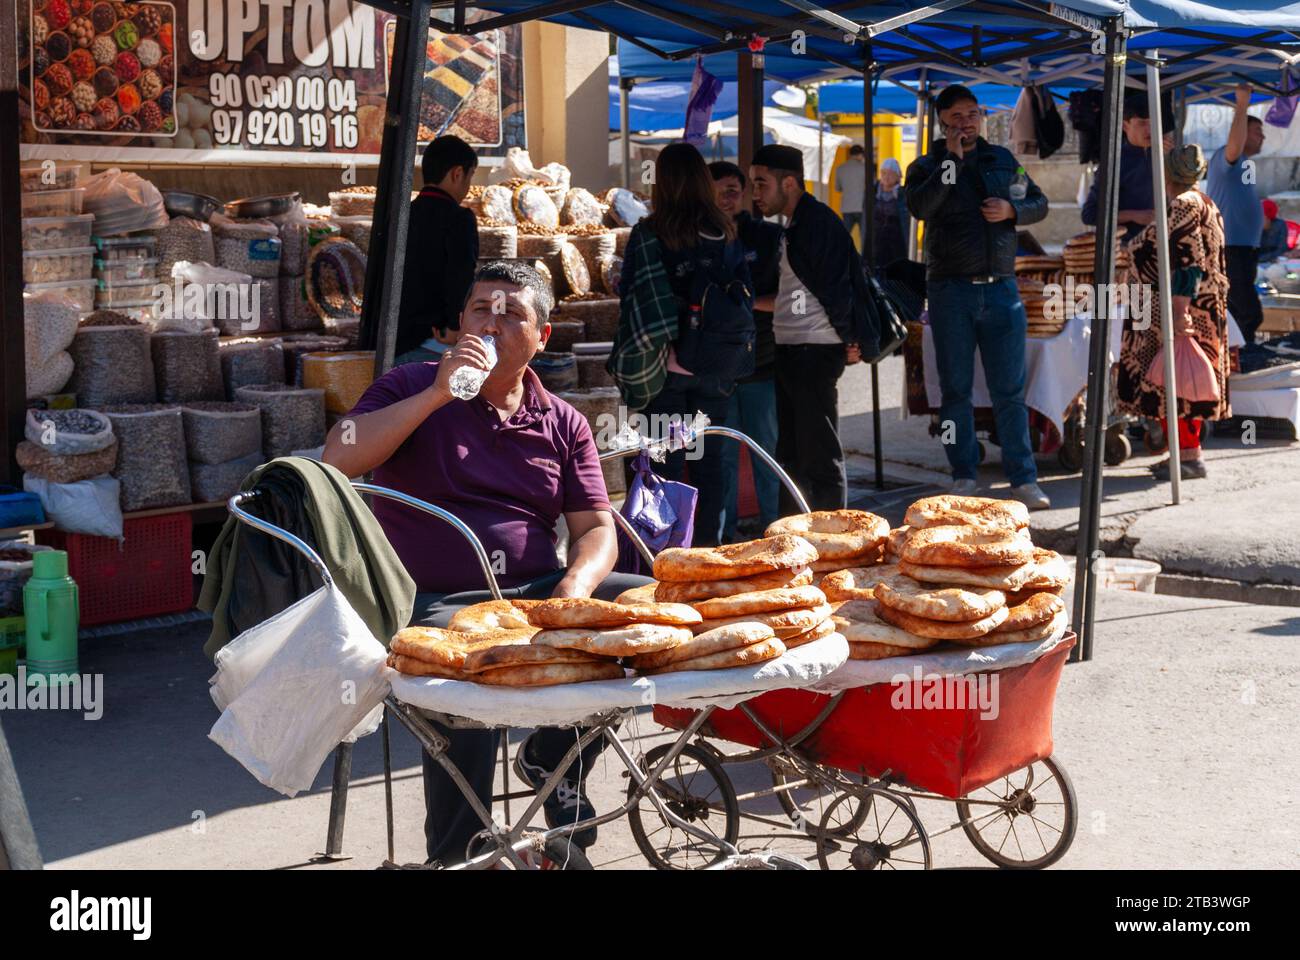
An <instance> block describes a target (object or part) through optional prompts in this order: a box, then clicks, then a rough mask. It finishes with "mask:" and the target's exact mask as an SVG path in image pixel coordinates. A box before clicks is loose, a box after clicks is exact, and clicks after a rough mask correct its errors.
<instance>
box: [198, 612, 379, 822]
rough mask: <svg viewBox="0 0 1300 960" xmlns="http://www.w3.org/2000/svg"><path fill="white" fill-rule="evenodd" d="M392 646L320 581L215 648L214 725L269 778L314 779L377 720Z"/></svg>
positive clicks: (288, 786)
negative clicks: (337, 751) (343, 746)
mask: <svg viewBox="0 0 1300 960" xmlns="http://www.w3.org/2000/svg"><path fill="white" fill-rule="evenodd" d="M386 659H387V653H386V651H385V650H384V646H383V644H381V643H380V642H379V641H378V640H376V639H375V637H374V635H373V634H371V632H370V630H369V628H367V627H366V625H365V623H364V622H363V621H362V619H361V618H360V617H359V616H358V615H357V613H356V611H355V610H353V609H352V607H351V606H349V605H348V602H347V600H346V599H345V598H344V597H343V595H342V594H341V593H340V592H339V591H338V589H337V588H336V587H321V588H320V589H319V590H316V591H315V592H314V593H312V594H310V595H309V596H307V597H304V598H303V599H302V600H299V601H298V602H297V603H295V604H294V605H293V606H291V607H289V608H288V609H286V610H283V611H281V612H280V613H278V614H276V615H275V616H274V617H272V618H271V619H269V620H267V621H266V622H264V623H260V624H258V625H257V626H255V627H252V628H251V629H249V630H245V631H244V632H243V633H241V634H240V635H239V636H238V637H236V638H235V639H234V640H232V641H231V642H230V643H228V644H227V645H226V646H224V647H222V648H221V650H219V651H218V652H217V656H216V664H217V672H216V674H214V675H213V677H212V679H211V681H209V682H210V683H211V684H212V687H211V694H212V700H213V702H214V703H216V705H217V707H218V708H220V709H221V710H222V714H221V717H220V718H219V719H218V720H217V722H216V724H215V725H214V726H213V727H212V730H211V732H210V733H209V734H208V736H209V738H211V739H212V740H213V741H214V742H215V743H216V744H217V745H218V746H220V747H221V748H222V749H223V750H225V751H226V752H227V753H228V754H230V755H231V756H232V757H234V758H235V759H236V760H238V761H239V762H240V763H241V764H243V765H244V767H245V768H246V769H247V770H248V772H249V773H251V774H252V775H253V776H254V777H256V778H257V779H258V780H259V781H261V782H262V783H263V784H265V785H266V786H268V787H270V788H272V789H273V790H278V791H279V792H280V793H283V794H284V795H285V796H289V797H292V796H294V795H295V794H296V793H298V792H299V791H300V790H307V789H310V788H311V785H312V781H313V780H315V779H316V774H317V772H318V771H319V770H320V768H321V764H323V763H324V762H325V758H326V757H328V756H329V753H330V751H331V750H333V749H334V748H335V747H336V746H337V745H338V744H339V743H340V742H342V741H344V740H347V739H351V738H355V737H358V736H364V735H366V734H367V733H370V732H372V731H373V730H374V729H375V727H376V726H378V721H379V717H380V716H381V714H382V711H383V700H384V697H385V696H387V695H388V692H389V689H390V687H389V682H388V675H389V672H390V671H389V668H388V667H387V666H385V660H386Z"/></svg>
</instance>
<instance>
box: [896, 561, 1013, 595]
mask: <svg viewBox="0 0 1300 960" xmlns="http://www.w3.org/2000/svg"><path fill="white" fill-rule="evenodd" d="M1033 570H1034V565H1033V564H1032V563H1018V564H1015V565H1014V566H1005V567H939V566H935V565H933V564H925V563H908V562H907V561H906V560H900V561H898V571H899V573H902V574H904V575H905V576H909V577H911V578H912V579H913V580H919V581H920V582H922V583H953V584H960V585H961V586H966V587H987V588H988V589H990V590H1001V591H1002V592H1003V593H1006V592H1007V591H1014V590H1019V589H1021V588H1022V587H1023V586H1024V584H1025V582H1026V581H1027V580H1028V579H1029V576H1030V574H1031V573H1033ZM1008 602H1010V601H1008Z"/></svg>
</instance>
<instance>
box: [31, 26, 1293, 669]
mask: <svg viewBox="0 0 1300 960" xmlns="http://www.w3.org/2000/svg"><path fill="white" fill-rule="evenodd" d="M370 2H371V3H372V5H374V6H376V7H379V8H381V9H384V10H388V11H390V12H393V13H396V14H398V15H399V17H400V19H399V22H398V28H397V36H396V40H395V45H394V62H393V67H392V70H391V74H390V76H391V77H392V83H391V84H390V88H389V94H388V97H389V99H388V115H389V116H390V117H407V116H411V115H412V114H413V112H414V107H415V103H414V98H415V97H418V95H419V89H420V87H419V77H420V71H421V69H422V66H423V49H422V44H423V40H424V38H423V26H424V24H425V23H426V22H428V19H429V15H430V11H431V10H432V9H434V8H437V9H439V10H441V11H446V12H447V14H449V17H450V23H448V22H446V20H445V19H444V20H440V21H439V22H438V23H437V26H438V27H439V28H440V29H443V30H447V29H450V30H451V31H452V32H460V33H474V32H478V31H481V30H484V29H491V28H493V27H501V26H506V25H509V24H513V23H520V22H523V21H527V20H547V21H550V22H555V23H562V24H567V25H569V26H574V27H583V28H587V29H595V30H601V31H605V32H608V33H610V34H612V35H614V36H617V37H619V38H620V39H621V40H623V41H625V42H626V43H628V44H630V45H632V46H635V47H637V48H639V49H641V50H644V51H646V52H648V53H650V54H653V55H654V56H656V57H658V58H660V59H662V60H664V61H665V62H668V63H672V62H684V63H686V64H688V65H689V62H690V61H691V60H692V59H693V57H694V56H695V55H696V54H697V53H698V54H704V55H708V54H720V53H736V54H739V56H738V57H735V58H734V60H735V66H734V72H729V71H725V70H722V69H719V70H718V71H717V72H716V73H715V75H717V76H719V77H720V78H721V79H724V80H725V79H731V78H735V79H737V80H738V81H739V83H740V90H739V96H740V105H741V106H742V108H743V107H744V106H745V103H746V102H747V101H748V102H753V103H755V104H757V101H758V97H755V96H754V93H753V91H754V90H756V89H758V86H757V84H756V83H755V81H756V80H761V79H762V77H763V72H764V71H765V70H766V71H767V72H770V73H772V74H773V75H774V76H777V77H780V78H782V79H784V80H797V79H826V80H830V79H836V78H843V77H854V78H858V79H867V80H870V81H872V82H868V83H863V85H862V97H863V109H862V112H863V113H864V114H866V115H871V113H872V112H873V109H872V102H873V94H874V92H875V86H876V85H875V82H874V81H876V80H878V79H884V80H889V81H894V82H896V83H899V84H901V85H904V86H905V87H909V88H911V87H913V86H914V85H915V86H916V87H918V88H919V89H920V90H921V91H924V90H925V89H926V88H927V86H928V85H930V84H934V83H941V82H953V81H956V82H963V83H972V82H973V83H981V82H990V83H1000V84H1008V85H1013V86H1016V85H1022V84H1025V83H1049V84H1053V85H1057V84H1065V85H1067V86H1076V87H1084V86H1097V85H1101V86H1102V88H1103V90H1104V108H1103V127H1104V134H1103V150H1102V163H1101V165H1100V173H1099V180H1098V188H1099V196H1100V197H1101V198H1102V201H1103V202H1102V203H1101V205H1100V210H1101V216H1100V223H1099V224H1098V237H1099V238H1101V239H1099V241H1098V249H1097V266H1098V269H1097V272H1098V274H1100V275H1103V276H1106V275H1110V274H1111V273H1112V272H1113V265H1114V249H1113V242H1112V240H1111V238H1112V237H1113V236H1114V232H1115V230H1114V227H1115V224H1116V213H1117V209H1116V203H1117V200H1118V191H1117V183H1116V177H1115V175H1114V174H1115V171H1116V170H1117V165H1118V156H1119V143H1120V136H1121V135H1120V132H1119V122H1120V113H1121V102H1122V96H1123V93H1124V88H1125V87H1126V86H1128V87H1133V88H1136V89H1145V88H1146V87H1147V85H1148V82H1155V83H1158V84H1159V85H1160V87H1161V88H1171V87H1177V88H1181V89H1182V90H1183V91H1184V93H1185V95H1186V96H1188V97H1202V96H1214V95H1215V94H1216V92H1221V91H1222V90H1224V89H1227V88H1230V87H1232V86H1233V85H1235V84H1236V83H1237V82H1238V81H1239V80H1240V78H1241V77H1243V76H1244V77H1247V78H1249V79H1250V81H1251V82H1253V83H1254V84H1256V86H1257V88H1259V89H1261V92H1263V88H1264V87H1272V86H1274V85H1275V84H1276V83H1277V81H1278V80H1279V79H1280V77H1281V70H1282V68H1283V66H1285V65H1289V64H1290V63H1292V62H1293V58H1294V57H1295V55H1296V54H1297V53H1298V52H1300V41H1297V34H1296V33H1293V32H1292V31H1300V2H1289V3H1276V2H1267V0H1256V2H1254V3H1247V2H1244V0H1225V2H1223V3H1220V4H1218V5H1215V6H1210V5H1208V4H1205V3H1200V2H1193V0H1070V3H1069V5H1068V6H1063V5H1058V4H1052V3H1047V2H1043V0H889V2H884V3H867V2H853V0H851V2H847V3H836V4H834V5H833V9H831V8H828V7H822V6H818V5H817V3H816V2H813V0H746V2H745V3H744V4H743V5H740V4H739V3H737V2H734V0H549V2H537V0H486V2H483V3H481V4H480V6H481V7H483V8H486V9H488V10H491V11H493V12H494V13H496V14H497V16H495V17H490V18H488V19H486V20H479V21H476V22H474V23H468V22H467V21H466V18H465V9H466V2H465V0H435V2H430V0H370ZM412 23H414V24H417V25H419V29H411V24H412ZM1265 23H1266V24H1268V26H1261V24H1265ZM1155 50H1158V51H1159V52H1160V61H1159V63H1158V64H1157V63H1154V62H1152V61H1153V58H1151V57H1148V56H1146V54H1147V53H1148V52H1151V51H1155ZM1155 71H1158V72H1155ZM915 92H916V90H915V89H914V90H913V93H915ZM751 98H752V100H751ZM755 112H756V111H755ZM746 113H747V111H746V110H745V109H742V110H741V114H740V115H741V117H742V118H743V117H745V116H746ZM751 116H752V114H751ZM750 122H751V132H752V129H753V127H752V120H751V121H750ZM743 128H744V127H743V125H742V129H743ZM414 136H415V131H414V126H413V125H412V124H406V123H392V124H389V125H387V126H386V128H385V136H384V147H383V153H382V156H381V163H380V183H381V185H382V186H381V189H380V191H379V195H378V196H379V199H378V203H377V204H376V210H375V237H374V238H373V239H372V245H371V250H372V257H371V259H370V263H369V269H368V271H367V280H366V297H365V315H364V317H363V324H362V330H363V338H364V339H363V342H364V343H365V344H366V345H371V346H376V347H377V360H376V364H377V367H378V368H379V370H380V371H381V372H382V370H383V369H386V366H387V364H389V363H391V357H392V348H393V339H394V336H395V333H396V314H397V301H398V300H399V299H400V288H401V278H400V270H399V269H398V268H397V266H396V261H395V260H394V258H392V257H389V256H388V255H387V253H386V251H387V250H390V249H396V248H400V247H401V246H402V241H403V240H404V238H405V232H406V208H407V205H406V204H405V203H404V202H396V201H393V202H390V198H403V197H406V196H407V195H408V191H409V189H410V185H411V166H412V165H411V163H410V158H411V157H412V156H413V155H414V148H415V141H414ZM867 142H868V144H869V143H870V138H868V140H867ZM867 167H868V169H871V167H872V164H871V163H868V164H867ZM866 194H867V201H866V202H867V204H868V205H869V204H870V203H871V199H872V191H870V190H868V191H866ZM865 212H868V213H869V211H865ZM11 226H12V227H14V228H15V229H16V224H11ZM867 252H868V254H869V251H867ZM376 254H378V255H376ZM17 312H18V311H17V310H16V309H15V310H13V311H10V313H11V314H14V313H17ZM1106 319H1107V318H1106V316H1105V315H1104V311H1103V316H1102V317H1101V318H1099V321H1100V322H1099V325H1098V326H1099V334H1100V335H1098V336H1095V337H1094V338H1093V340H1092V362H1091V363H1090V368H1089V386H1088V394H1087V402H1088V407H1089V409H1092V410H1101V409H1104V408H1105V389H1106V377H1105V373H1106V369H1107V365H1106V363H1105V361H1106V357H1107V350H1108V344H1107V342H1106V340H1107V336H1106V331H1107V329H1108V324H1107V323H1106V322H1105V320H1106ZM873 373H874V368H873ZM1103 427H1104V418H1102V417H1093V418H1091V420H1090V421H1089V424H1088V438H1087V445H1086V450H1085V469H1084V477H1083V481H1084V491H1083V501H1082V508H1081V510H1080V526H1079V530H1080V533H1079V544H1078V554H1079V562H1078V567H1077V578H1076V604H1075V611H1074V627H1075V629H1076V631H1077V632H1078V633H1079V635H1080V639H1081V644H1080V650H1081V652H1082V656H1083V658H1085V659H1086V658H1087V657H1089V656H1090V655H1091V641H1092V610H1093V604H1094V599H1095V588H1096V584H1095V580H1094V579H1093V578H1092V576H1091V566H1090V559H1091V557H1092V555H1093V553H1094V552H1095V551H1096V548H1097V543H1098V533H1099V527H1098V517H1099V515H1100V499H1101V474H1102V470H1101V466H1102V463H1101V457H1100V455H1099V452H1100V451H1101V449H1102V443H1101V440H1102V429H1103ZM876 435H877V437H879V430H877V431H876ZM880 459H881V458H880V456H879V451H877V462H878V464H879V461H880ZM1173 473H1174V474H1175V475H1177V470H1176V469H1175V470H1174V471H1173Z"/></svg>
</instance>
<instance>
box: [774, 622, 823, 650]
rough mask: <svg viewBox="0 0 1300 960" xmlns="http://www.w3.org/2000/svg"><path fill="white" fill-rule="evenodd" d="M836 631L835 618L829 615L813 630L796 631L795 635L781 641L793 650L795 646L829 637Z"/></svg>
mask: <svg viewBox="0 0 1300 960" xmlns="http://www.w3.org/2000/svg"><path fill="white" fill-rule="evenodd" d="M834 632H835V618H834V617H827V618H826V619H825V620H823V621H822V622H821V623H819V624H817V626H815V627H813V628H812V629H811V630H805V631H804V632H803V633H796V634H795V635H794V636H793V637H786V638H784V639H783V640H782V641H781V642H782V643H784V644H785V648H786V649H787V650H793V649H794V648H795V647H802V646H803V645H804V644H805V643H812V642H813V641H814V640H820V639H822V638H823V637H829V636H830V635H831V634H832V633H834Z"/></svg>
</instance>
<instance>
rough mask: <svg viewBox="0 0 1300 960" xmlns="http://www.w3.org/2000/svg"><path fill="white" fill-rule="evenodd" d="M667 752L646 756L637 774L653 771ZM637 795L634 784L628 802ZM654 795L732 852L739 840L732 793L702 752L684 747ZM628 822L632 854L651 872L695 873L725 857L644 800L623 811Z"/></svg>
mask: <svg viewBox="0 0 1300 960" xmlns="http://www.w3.org/2000/svg"><path fill="white" fill-rule="evenodd" d="M672 746H673V744H670V743H665V744H661V745H659V746H657V747H655V748H654V749H653V750H650V751H649V752H647V753H646V755H645V761H644V764H643V767H642V769H644V770H646V771H650V770H653V769H654V767H655V765H656V764H657V763H658V762H659V761H660V760H661V759H662V758H663V756H664V754H666V753H667V752H668V751H669V750H670V749H671V748H672ZM636 789H637V787H636V783H635V782H633V783H631V784H629V785H628V797H629V798H631V796H632V795H633V794H634V793H635V792H636ZM653 790H654V792H655V794H656V795H657V796H658V797H659V799H660V800H661V801H662V802H663V803H664V805H665V806H666V807H667V808H668V809H669V811H671V812H672V813H673V814H675V815H676V816H678V817H680V818H681V819H682V820H685V821H686V822H687V823H689V824H690V825H691V826H693V827H695V828H696V829H698V830H701V831H703V832H704V833H708V834H711V835H713V836H715V837H718V838H719V839H720V840H725V841H726V842H727V843H729V844H731V845H732V846H735V843H736V841H737V840H738V839H739V838H740V804H739V803H737V802H736V790H735V788H734V787H733V786H732V785H731V778H730V777H728V776H727V774H726V771H724V770H723V769H722V764H721V763H720V762H719V761H718V760H717V759H716V758H715V757H714V756H713V755H712V754H711V753H709V752H708V751H707V750H704V749H703V748H701V747H698V746H696V745H695V744H688V745H687V746H686V747H684V748H683V749H682V752H681V753H680V754H678V755H677V757H676V759H674V760H673V762H672V765H671V766H669V767H668V768H667V769H666V770H664V773H663V776H662V777H660V778H659V782H658V783H657V784H655V786H654V787H653ZM627 822H628V826H629V827H631V828H632V839H634V840H635V841H636V845H637V848H638V849H640V851H641V853H642V854H643V855H644V856H645V858H646V860H647V861H648V862H649V863H650V865H651V866H652V867H654V868H655V869H656V870H698V869H701V868H703V867H708V866H712V865H714V864H716V863H719V862H721V861H722V860H723V859H724V858H725V857H726V853H725V852H724V851H723V849H722V847H721V846H720V845H718V846H715V845H713V844H711V843H708V842H707V841H704V840H701V839H700V838H699V837H695V836H692V835H691V834H689V833H687V832H686V831H685V830H683V829H681V828H680V827H678V826H676V825H675V824H672V823H669V822H668V821H667V820H666V819H664V817H662V816H660V814H659V811H658V810H656V809H655V806H654V803H653V802H651V800H650V798H649V797H648V796H644V795H643V796H642V797H641V798H640V799H639V800H638V801H637V802H636V803H635V804H634V805H633V807H632V809H630V810H629V811H628V814H627ZM647 825H648V826H649V828H650V829H649V830H647V829H646V827H647Z"/></svg>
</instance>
